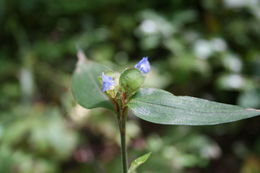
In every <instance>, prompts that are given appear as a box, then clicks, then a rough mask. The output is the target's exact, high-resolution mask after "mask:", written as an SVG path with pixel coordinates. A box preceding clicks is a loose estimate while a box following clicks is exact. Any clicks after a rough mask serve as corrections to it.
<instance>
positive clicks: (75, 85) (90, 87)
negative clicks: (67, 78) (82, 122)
mask: <svg viewBox="0 0 260 173" xmlns="http://www.w3.org/2000/svg"><path fill="white" fill-rule="evenodd" d="M106 71H109V68H107V67H105V66H103V65H100V64H97V63H94V62H91V61H88V60H86V59H85V58H79V61H78V63H77V67H76V70H75V72H74V74H73V77H72V93H73V95H74V97H75V99H76V101H77V102H78V103H79V104H80V105H81V106H83V107H85V108H88V109H91V108H97V107H103V108H108V109H110V110H113V106H112V104H111V102H110V101H109V99H108V97H107V96H106V95H105V94H104V93H103V92H102V91H101V84H100V82H99V80H98V77H99V76H101V73H102V72H106Z"/></svg>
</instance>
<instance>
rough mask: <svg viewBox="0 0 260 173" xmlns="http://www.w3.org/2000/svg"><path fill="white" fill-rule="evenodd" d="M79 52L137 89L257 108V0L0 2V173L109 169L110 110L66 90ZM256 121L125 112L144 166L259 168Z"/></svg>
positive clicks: (163, 170)
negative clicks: (146, 61) (125, 73)
mask: <svg viewBox="0 0 260 173" xmlns="http://www.w3.org/2000/svg"><path fill="white" fill-rule="evenodd" d="M78 49H82V50H83V51H84V52H85V53H86V56H87V57H88V58H89V59H92V60H94V61H97V62H100V63H103V64H105V65H107V66H110V67H112V68H114V69H115V70H118V71H121V70H123V69H124V68H126V67H127V66H131V65H134V64H135V63H137V62H138V61H139V60H140V59H141V58H142V57H143V56H148V57H149V58H150V62H151V64H152V71H151V73H150V74H149V76H148V79H147V80H146V84H145V85H146V86H147V87H157V88H162V89H166V90H167V91H170V92H172V93H173V94H175V95H189V96H195V97H200V98H205V99H208V100H215V101H218V102H223V103H229V104H237V105H241V106H244V107H252V108H260V1H259V0H246V1H245V0H186V1H182V0H164V1H158V0H142V1H136V0H133V1H123V0H109V1H108V0H0V82H1V85H0V173H83V172H84V173H119V172H120V171H121V161H120V149H119V141H118V131H117V128H115V127H116V124H115V123H116V121H115V117H114V115H113V114H111V112H109V111H106V110H104V109H94V110H87V109H84V108H82V107H80V106H79V105H77V104H76V103H75V101H74V99H73V97H72V95H71V91H70V82H71V75H72V73H73V70H74V68H75V64H76V61H77V57H76V53H77V50H78ZM259 134H260V117H256V118H252V119H247V120H243V121H239V122H235V123H229V124H224V125H217V126H202V127H189V126H162V125H156V124H152V123H148V122H144V121H142V120H140V119H137V118H135V117H134V116H132V115H131V114H130V116H129V121H128V124H127V135H128V136H127V137H128V146H129V158H130V160H132V159H134V158H136V157H137V156H140V155H142V154H144V153H146V152H148V151H152V153H153V154H152V156H151V158H150V159H149V160H148V161H147V162H146V163H145V164H144V165H143V166H142V167H140V169H139V172H142V173H172V172H175V173H209V172H210V173H239V172H241V173H259V172H260V135H259Z"/></svg>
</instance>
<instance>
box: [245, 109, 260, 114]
mask: <svg viewBox="0 0 260 173" xmlns="http://www.w3.org/2000/svg"><path fill="white" fill-rule="evenodd" d="M246 110H248V111H256V112H259V113H260V109H253V108H247V109H246Z"/></svg>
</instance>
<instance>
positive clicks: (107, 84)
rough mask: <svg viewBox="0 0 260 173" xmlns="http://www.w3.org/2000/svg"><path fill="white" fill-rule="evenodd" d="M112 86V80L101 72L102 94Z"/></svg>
mask: <svg viewBox="0 0 260 173" xmlns="http://www.w3.org/2000/svg"><path fill="white" fill-rule="evenodd" d="M113 85H114V80H113V78H112V77H110V76H106V75H105V73H104V72H102V92H106V91H107V90H110V89H111V87H112V86H113Z"/></svg>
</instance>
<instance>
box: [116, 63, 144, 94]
mask: <svg viewBox="0 0 260 173" xmlns="http://www.w3.org/2000/svg"><path fill="white" fill-rule="evenodd" d="M143 83H144V76H143V75H142V73H141V72H140V71H139V70H137V69H135V68H131V69H126V70H125V71H123V73H122V74H121V76H120V78H119V84H120V86H121V88H122V89H123V91H125V92H126V93H133V92H135V91H137V90H138V89H139V88H140V87H141V86H142V85H143Z"/></svg>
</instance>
